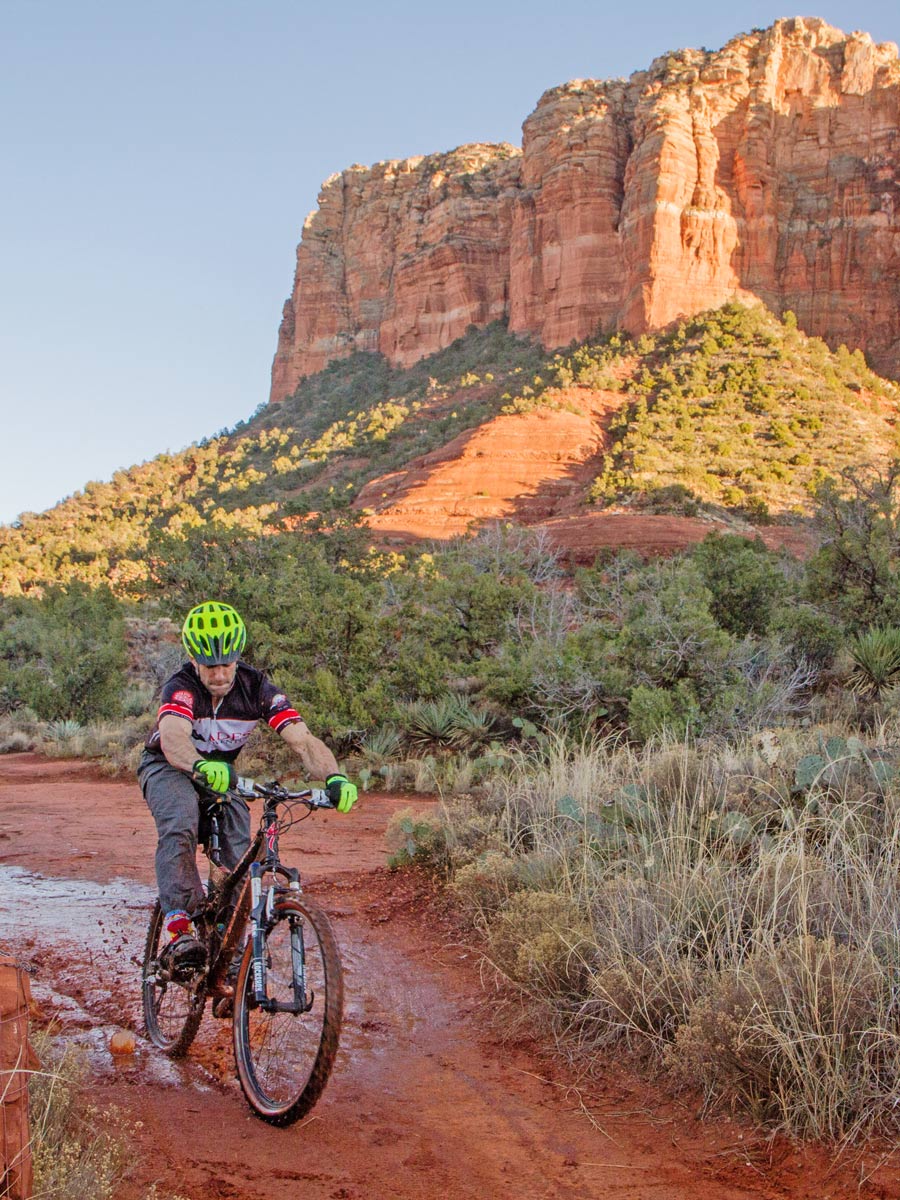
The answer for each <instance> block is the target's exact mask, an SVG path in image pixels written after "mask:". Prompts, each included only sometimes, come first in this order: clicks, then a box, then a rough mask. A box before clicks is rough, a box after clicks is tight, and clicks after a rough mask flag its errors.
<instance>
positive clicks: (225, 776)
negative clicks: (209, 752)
mask: <svg viewBox="0 0 900 1200" xmlns="http://www.w3.org/2000/svg"><path fill="white" fill-rule="evenodd" d="M194 774H195V775H199V776H200V779H201V781H202V782H203V783H205V784H206V786H207V787H208V788H209V789H210V790H211V791H213V792H218V793H219V794H220V795H221V794H223V793H224V792H227V791H228V789H229V788H233V787H236V786H237V781H238V775H237V771H236V770H235V769H234V767H233V766H232V765H231V763H228V762H216V761H215V760H214V759H211V758H198V759H197V761H196V762H195V763H194Z"/></svg>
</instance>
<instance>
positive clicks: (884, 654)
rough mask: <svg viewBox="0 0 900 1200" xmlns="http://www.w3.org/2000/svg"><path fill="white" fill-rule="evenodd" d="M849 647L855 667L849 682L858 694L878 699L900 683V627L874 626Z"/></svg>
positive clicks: (848, 679) (866, 697)
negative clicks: (881, 627)
mask: <svg viewBox="0 0 900 1200" xmlns="http://www.w3.org/2000/svg"><path fill="white" fill-rule="evenodd" d="M849 649H850V657H851V658H852V659H853V668H852V670H851V671H850V674H849V676H848V678H847V683H848V685H849V686H850V688H851V689H852V690H853V691H854V692H856V693H857V695H860V696H863V697H864V698H865V699H867V700H878V699H879V698H880V697H881V695H882V694H883V693H884V692H885V691H887V690H888V689H889V688H892V687H894V686H895V685H896V684H897V683H900V629H896V628H894V627H886V628H883V629H870V630H868V631H867V632H866V633H861V634H860V635H859V636H858V637H856V638H854V639H853V641H852V642H851V643H850V647H849Z"/></svg>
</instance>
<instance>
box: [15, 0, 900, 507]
mask: <svg viewBox="0 0 900 1200" xmlns="http://www.w3.org/2000/svg"><path fill="white" fill-rule="evenodd" d="M793 15H795V13H794V12H792V11H790V10H785V9H784V8H783V7H782V6H781V5H779V4H777V3H774V4H770V3H768V2H765V0H755V2H754V0H737V2H736V3H732V4H729V5H723V4H721V3H713V2H712V0H702V2H695V3H692V4H691V3H689V4H673V3H671V2H670V0H665V2H663V0H632V2H631V3H617V4H614V5H603V4H600V3H597V0H567V2H566V3H564V4H559V3H549V2H548V0H542V2H540V3H537V2H533V0H520V2H519V3H510V2H507V0H479V2H475V0H454V3H452V4H451V3H448V4H447V5H446V6H444V7H440V6H435V7H426V6H425V5H423V3H422V0H395V2H393V3H392V2H389V0H382V2H381V3H370V4H361V3H357V2H356V0H344V2H343V3H331V4H323V3H321V0H317V2H315V3H309V4H308V3H305V2H302V0H296V2H293V3H292V2H290V0H241V2H238V0H156V3H153V4H137V3H131V2H130V0H0V107H2V111H3V114H4V120H3V127H2V131H0V154H2V162H3V165H4V167H5V172H6V182H5V185H4V186H3V189H2V193H0V255H2V257H0V270H2V280H3V286H2V289H0V402H2V415H3V430H2V433H3V436H2V442H0V446H2V449H0V521H10V520H13V519H14V518H15V517H16V516H17V515H18V514H19V513H20V512H22V511H27V510H41V509H44V508H46V507H49V506H50V505H51V504H53V503H55V502H56V501H57V500H59V499H61V498H62V497H64V496H66V495H68V494H70V493H71V492H72V491H74V490H76V489H77V488H80V487H81V486H82V485H83V484H84V483H86V482H87V481H88V480H89V479H108V478H109V476H110V475H111V474H112V472H113V471H115V470H116V469H118V468H120V467H127V466H130V465H132V464H133V463H136V462H140V461H143V460H145V459H148V458H152V457H153V456H154V455H155V454H158V453H159V452H160V451H162V450H178V449H181V448H182V447H183V446H185V445H187V444H188V443H189V442H192V441H194V440H196V439H198V438H200V437H203V436H205V435H208V434H212V433H215V432H216V431H217V430H219V429H221V428H222V427H224V426H227V425H232V424H234V422H235V421H237V420H239V419H241V418H243V417H247V416H249V415H250V413H252V412H253V410H254V409H255V408H256V406H257V405H258V404H259V403H260V402H261V401H264V400H265V399H266V398H267V395H268V385H269V371H270V367H271V362H272V355H273V353H274V350H275V343H276V335H277V330H278V323H279V320H280V315H281V307H282V304H283V303H284V300H285V298H286V297H287V295H288V294H289V292H290V288H291V283H292V279H293V269H294V249H295V246H296V243H297V241H298V240H299V237H300V231H301V227H302V223H303V218H304V217H305V215H306V213H307V212H309V211H310V210H311V209H313V208H314V207H315V205H316V196H317V193H318V190H319V185H320V184H321V182H322V180H323V179H325V178H326V177H327V176H328V175H330V174H332V173H333V172H334V171H337V170H340V169H342V168H343V167H346V166H349V165H350V164H351V163H354V162H359V163H366V164H369V163H372V162H376V161H378V160H379V159H386V158H400V157H405V156H407V155H412V154H423V153H429V152H433V151H438V150H446V149H450V148H452V147H454V146H458V145H460V144H462V143H464V142H470V141H512V142H516V143H518V142H519V141H520V136H521V124H522V121H523V120H524V119H525V117H526V116H527V115H528V113H529V112H530V111H531V110H532V109H533V107H534V105H535V103H536V101H537V99H538V97H539V96H540V94H541V93H542V92H543V91H544V90H545V89H546V88H548V87H552V86H554V85H556V84H558V83H562V82H564V81H565V80H567V79H572V78H577V77H580V78H591V77H592V78H607V77H609V76H618V75H628V74H630V73H631V72H632V71H635V70H638V69H640V68H642V67H645V66H647V65H648V64H649V62H650V60H651V59H652V58H653V57H655V56H656V55H658V54H662V53H664V52H665V51H667V50H672V49H676V48H678V47H682V46H701V45H703V46H707V47H709V48H710V49H712V48H717V47H719V46H721V45H723V44H724V43H725V42H726V41H727V40H728V39H729V38H730V37H731V36H733V35H734V34H736V33H739V32H743V31H746V30H749V29H751V28H753V27H754V26H765V25H768V24H770V23H771V22H772V21H773V20H774V19H775V18H776V17H778V16H793ZM806 15H815V16H822V17H824V18H825V19H826V20H829V21H830V22H831V23H832V24H834V25H837V26H838V27H839V28H842V29H844V30H846V31H850V30H852V29H865V30H867V31H868V32H869V33H871V34H872V36H873V37H874V38H875V39H876V40H877V41H900V9H898V7H897V3H896V0H857V2H856V3H850V0H822V2H821V3H819V4H818V6H817V8H816V9H813V10H806Z"/></svg>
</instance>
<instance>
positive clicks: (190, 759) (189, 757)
mask: <svg viewBox="0 0 900 1200" xmlns="http://www.w3.org/2000/svg"><path fill="white" fill-rule="evenodd" d="M159 744H160V747H161V749H162V752H163V754H164V755H165V756H166V758H167V759H168V761H169V762H170V763H171V764H172V766H173V767H177V768H178V769H179V771H188V772H190V771H193V769H194V763H195V762H196V761H197V747H196V746H195V745H194V742H193V740H192V738H191V723H190V721H185V720H184V719H183V718H182V717H175V716H170V715H166V716H164V717H163V718H162V720H161V721H160V723H159Z"/></svg>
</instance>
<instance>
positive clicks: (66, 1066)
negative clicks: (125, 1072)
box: [30, 1033, 130, 1200]
mask: <svg viewBox="0 0 900 1200" xmlns="http://www.w3.org/2000/svg"><path fill="white" fill-rule="evenodd" d="M34 1041H35V1049H36V1050H37V1053H38V1056H39V1058H40V1059H41V1061H42V1062H43V1064H44V1067H43V1070H40V1071H36V1072H35V1073H34V1074H33V1075H32V1077H31V1086H30V1092H31V1097H30V1098H31V1135H32V1158H33V1161H34V1176H35V1196H36V1197H40V1196H65V1197H67V1200H82V1198H83V1200H88V1197H90V1200H111V1198H112V1197H113V1196H115V1194H116V1190H117V1188H118V1185H119V1184H120V1183H121V1182H122V1180H123V1179H124V1178H125V1176H126V1174H127V1168H128V1165H129V1161H130V1150H129V1146H128V1139H127V1137H126V1136H125V1135H124V1134H123V1133H122V1132H121V1131H120V1129H119V1128H118V1126H119V1124H120V1122H119V1118H118V1114H116V1113H115V1112H109V1111H108V1112H105V1113H101V1112H100V1111H99V1110H98V1109H97V1108H96V1107H95V1106H93V1105H91V1104H90V1103H87V1102H86V1098H85V1087H86V1076H87V1071H86V1067H85V1063H84V1058H83V1055H81V1054H79V1053H77V1052H76V1051H75V1050H73V1049H72V1048H71V1047H62V1048H60V1047H58V1046H57V1045H56V1044H55V1042H54V1040H53V1038H52V1037H50V1036H48V1035H47V1034H41V1033H38V1034H37V1035H36V1036H35V1038H34Z"/></svg>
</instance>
